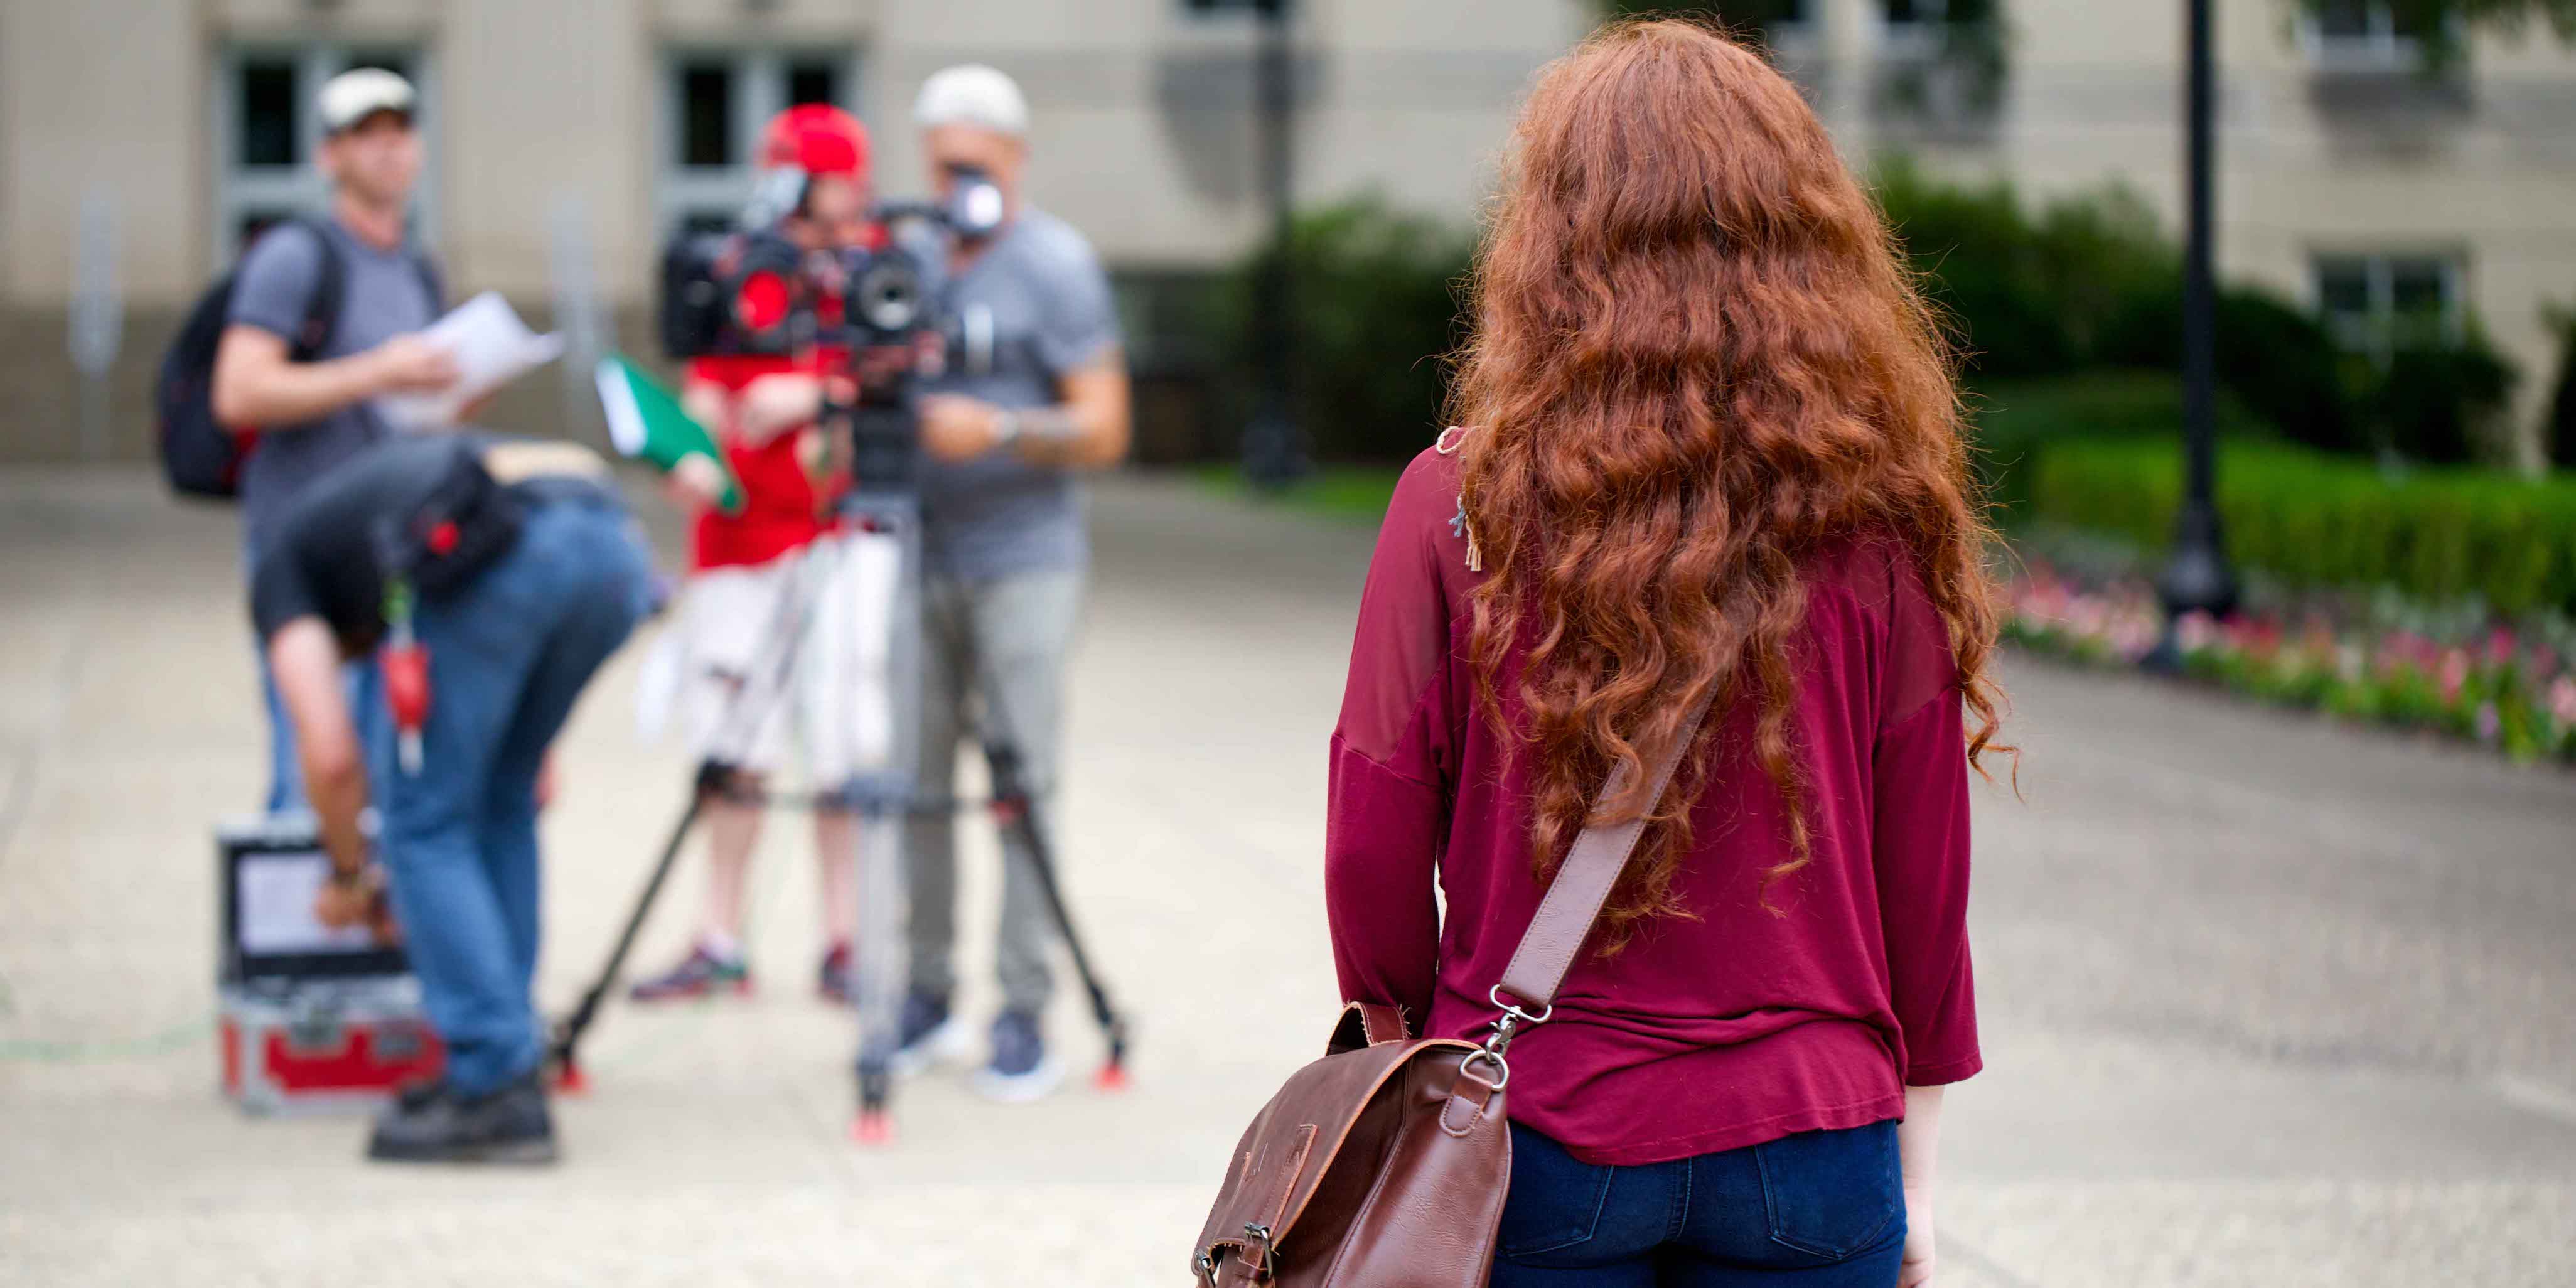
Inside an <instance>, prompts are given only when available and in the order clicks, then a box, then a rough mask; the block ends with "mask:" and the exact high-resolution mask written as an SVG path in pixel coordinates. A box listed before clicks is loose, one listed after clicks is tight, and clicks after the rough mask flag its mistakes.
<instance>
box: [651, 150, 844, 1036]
mask: <svg viewBox="0 0 2576 1288" xmlns="http://www.w3.org/2000/svg"><path fill="white" fill-rule="evenodd" d="M760 160H761V166H762V168H763V170H764V172H765V173H764V174H763V176H762V182H763V184H764V186H767V185H772V184H777V185H778V189H777V190H778V191H779V192H780V193H781V194H782V195H781V196H780V198H779V200H780V203H781V205H782V206H784V207H785V209H784V212H783V214H782V217H781V218H780V221H779V225H778V228H779V231H780V232H782V233H784V234H785V235H786V236H787V237H788V238H789V239H790V240H791V241H794V242H795V243H796V244H797V245H798V246H799V247H801V248H803V249H805V250H809V251H812V250H828V249H844V248H849V247H854V246H858V245H861V244H863V242H864V239H865V238H866V237H867V236H868V230H869V219H868V215H869V207H870V203H871V194H870V192H869V185H868V169H867V164H868V136H867V131H866V129H865V128H864V127H862V126H861V125H860V124H859V122H858V119H857V118H856V117H853V116H851V115H850V114H849V113H847V112H844V111H842V110H841V109H839V108H836V107H832V106H829V105H826V104H806V105H802V106H798V107H792V108H789V109H788V110H786V111H785V112H782V113H780V114H779V115H778V116H777V117H776V118H775V119H773V120H772V121H771V122H770V123H769V126H768V128H767V129H766V130H765V131H764V132H763V134H762V139H761V153H760ZM782 180H785V181H786V182H784V183H782V182H781V181H782ZM840 356H841V355H837V354H834V353H829V352H817V353H814V354H810V355H797V356H788V355H775V356H773V355H736V356H722V357H701V358H698V359H696V360H694V361H693V362H692V363H691V364H690V367H689V372H688V379H687V382H686V384H685V385H684V386H683V388H682V391H681V393H682V401H683V403H684V405H686V406H687V408H688V410H689V412H690V414H691V415H693V416H695V417H697V418H698V419H699V420H700V421H701V422H703V423H704V424H706V425H707V426H708V427H709V428H710V429H711V430H713V431H714V432H715V434H716V436H717V439H718V441H720V442H721V443H722V444H723V445H724V449H725V456H726V459H727V460H728V462H729V463H730V464H731V465H732V467H733V473H734V476H735V478H736V479H738V480H739V481H740V483H741V485H742V491H743V496H744V504H743V507H742V509H741V510H740V512H738V513H733V514H727V513H725V512H724V511H722V510H720V509H718V508H717V507H716V505H715V500H716V498H715V497H714V496H713V495H711V494H709V493H707V492H705V491H702V490H699V488H698V486H697V485H696V484H695V483H694V482H691V481H682V480H680V479H679V478H678V476H674V484H673V489H672V490H673V493H674V495H675V496H676V497H677V498H678V499H679V502H680V504H681V505H682V506H683V507H684V508H686V509H687V510H689V511H690V512H691V513H692V514H693V515H694V516H695V528H694V532H693V540H692V542H691V574H690V578H689V582H688V586H687V591H686V596H685V602H684V605H683V609H682V615H681V623H680V631H681V647H682V650H683V654H684V659H683V663H682V676H683V678H682V699H681V707H682V710H683V712H684V718H685V722H686V724H687V726H688V730H689V737H690V742H691V753H692V755H693V756H695V757H697V758H700V759H703V758H705V757H706V756H708V755H710V754H713V753H716V752H717V751H718V750H719V749H718V748H717V746H716V743H717V741H718V740H719V739H722V740H724V742H725V744H726V745H725V746H724V747H723V748H722V749H721V751H722V754H723V755H724V756H725V758H726V759H727V760H728V761H729V762H731V763H733V764H735V765H737V766H738V767H739V769H740V773H741V778H742V780H743V781H742V783H741V785H742V786H745V787H748V788H753V789H757V788H758V787H759V786H760V785H761V784H762V783H763V781H764V780H765V779H766V777H767V776H768V775H769V774H770V773H771V772H773V771H774V770H776V769H777V767H778V762H779V761H780V760H781V759H782V758H783V752H784V750H785V747H784V744H785V742H786V740H787V733H788V727H789V726H790V725H791V724H792V725H794V726H795V727H796V733H797V741H798V742H799V743H801V744H802V746H803V748H804V752H805V759H806V764H807V767H808V769H809V771H810V776H811V778H812V781H813V782H814V784H815V785H816V786H818V787H825V788H828V787H837V786H839V785H840V784H841V783H842V782H844V781H845V780H847V779H848V778H849V777H850V776H851V773H852V771H853V769H854V766H853V765H851V764H850V763H849V756H848V749H847V745H846V738H845V737H844V736H843V734H842V732H841V731H840V730H839V729H838V728H837V727H836V725H835V724H834V723H833V722H831V721H830V720H829V718H828V715H827V712H828V711H829V709H830V703H831V701H832V699H833V692H834V689H833V686H834V682H835V681H834V676H835V674H836V672H835V668H834V666H833V665H832V663H833V662H834V661H835V659H833V658H830V657H825V656H820V654H822V653H825V652H828V651H829V650H817V649H807V650H800V652H799V655H798V658H797V662H796V665H795V675H794V677H793V678H792V679H791V680H790V682H789V684H788V686H787V687H786V690H785V692H783V693H778V694H763V693H757V692H755V693H750V694H747V695H746V694H745V692H744V691H745V688H746V686H748V685H755V684H767V683H769V682H770V681H769V680H768V678H767V677H765V676H761V675H755V674H754V672H755V671H758V670H760V669H761V668H762V667H763V666H764V664H765V662H766V661H767V660H768V659H771V658H774V657H775V656H776V653H775V650H776V648H777V646H778V644H779V643H780V641H779V639H778V638H777V636H778V634H779V633H780V632H783V631H786V630H788V629H791V626H790V620H791V619H793V618H795V617H796V616H797V606H798V605H799V604H800V603H803V602H806V601H807V600H808V599H812V600H816V601H822V600H828V599H829V598H830V597H829V596H814V595H812V594H811V591H812V590H813V587H811V586H808V585H806V584H805V583H804V579H806V578H809V577H818V576H824V575H827V573H826V572H824V571H823V570H821V569H819V568H818V567H817V566H816V564H817V562H818V561H812V560H808V559H807V558H806V557H805V556H806V553H807V547H808V546H810V545H811V544H812V543H813V542H814V540H815V539H816V538H817V537H819V536H821V535H822V534H823V533H824V532H825V531H826V530H827V528H828V527H829V526H830V521H829V517H828V512H829V508H830V505H831V502H832V500H833V496H834V492H835V487H834V485H833V483H832V482H831V481H829V480H828V479H826V478H825V477H823V475H824V470H823V466H822V462H823V461H824V460H825V457H826V453H825V451H824V448H825V443H824V441H823V435H822V432H821V430H820V429H819V428H818V427H817V426H816V424H815V420H816V417H817V415H818V414H819V412H820V409H821V405H822V384H821V377H820V375H819V374H818V373H819V372H820V371H822V370H824V369H826V368H829V367H831V366H833V365H835V364H836V363H837V362H838V361H839V359H840ZM814 625H815V626H816V631H817V633H818V634H824V635H826V637H828V630H827V628H824V627H822V626H821V624H814ZM808 653H813V654H817V655H816V656H807V655H806V654H808ZM752 707H763V708H766V710H765V712H764V711H752V710H750V708H752ZM738 708H739V709H741V710H742V711H744V712H745V713H746V714H744V715H741V716H733V717H732V718H734V719H736V720H740V719H747V718H757V719H759V725H758V727H757V728H753V729H748V730H746V729H741V728H729V727H728V725H727V721H728V718H729V715H731V713H734V712H736V711H737V709H738ZM757 801H758V792H757V790H753V791H749V792H746V793H744V798H743V799H740V800H727V799H718V800H714V801H711V802H709V803H708V805H707V807H706V814H707V851H708V860H709V873H708V875H709V882H708V890H707V894H708V898H707V905H706V911H705V915H704V917H703V919H702V921H701V923H700V927H699V932H698V937H697V941H696V943H695V944H694V945H692V947H691V949H690V951H689V955H688V956H687V958H685V959H684V960H682V961H681V962H680V963H679V964H678V965H677V966H675V967H673V968H671V969H670V970H668V971H666V972H664V973H662V974H660V975H656V976H654V977H652V978H649V979H646V980H643V981H641V982H639V983H638V984H636V985H635V988H634V996H635V998H636V1000H638V1001H657V1000H663V999H669V998H682V997H701V996H706V995H708V994H711V993H718V992H725V991H733V992H748V991H749V989H750V984H751V974H750V968H749V966H748V965H747V963H746V960H745V954H744V951H743V945H742V932H743V893H744V888H745V885H746V883H747V877H748V876H749V872H750V864H751V853H752V850H753V848H754V846H755V845H757V844H758V842H759V839H760V826H761V818H762V807H761V805H760V804H758V803H757ZM857 844H858V841H857V829H856V827H855V819H854V818H853V816H852V815H851V814H849V813H848V812H846V811H842V810H833V809H823V808H818V809H817V810H816V811H815V814H814V846H815V857H816V859H817V860H818V867H819V869H820V872H821V877H822V899H823V930H824V938H825V943H826V948H825V953H824V957H823V962H822V965H821V967H820V970H819V979H818V987H819V988H820V990H821V992H822V993H823V994H824V995H825V996H826V997H827V998H830V999H832V1000H834V1001H840V1002H846V1001H847V1000H848V998H849V988H850V939H851V935H852V931H853V926H852V923H853V920H854V919H855V917H856V915H857V896H856V891H855V889H854V887H853V884H852V877H853V871H852V865H851V863H850V862H849V859H850V856H852V855H853V854H855V853H856V847H857Z"/></svg>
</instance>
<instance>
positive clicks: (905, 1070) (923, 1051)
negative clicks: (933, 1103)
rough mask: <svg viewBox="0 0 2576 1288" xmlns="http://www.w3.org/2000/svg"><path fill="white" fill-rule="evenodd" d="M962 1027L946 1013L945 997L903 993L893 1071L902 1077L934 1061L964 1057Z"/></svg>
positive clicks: (962, 1025)
mask: <svg viewBox="0 0 2576 1288" xmlns="http://www.w3.org/2000/svg"><path fill="white" fill-rule="evenodd" d="M971 1041H973V1039H972V1038H969V1037H968V1036H967V1035H966V1026H965V1025H964V1024H962V1023H960V1022H959V1021H958V1019H957V1017H956V1016H954V1015H951V1014H949V1013H948V999H947V998H944V997H937V996H934V995H932V994H929V993H907V994H905V995H904V999H903V1024H902V1032H901V1034H900V1039H899V1041H898V1042H897V1044H896V1046H895V1051H894V1059H893V1060H891V1061H889V1062H888V1063H889V1065H890V1067H891V1068H893V1070H894V1071H895V1072H896V1073H898V1074H901V1075H903V1076H905V1077H910V1076H911V1075H913V1074H916V1073H920V1072H922V1071H924V1070H926V1069H928V1068H930V1067H931V1066H932V1065H935V1064H953V1063H955V1062H957V1061H959V1060H963V1059H965V1058H966V1052H967V1044H968V1043H969V1042H971Z"/></svg>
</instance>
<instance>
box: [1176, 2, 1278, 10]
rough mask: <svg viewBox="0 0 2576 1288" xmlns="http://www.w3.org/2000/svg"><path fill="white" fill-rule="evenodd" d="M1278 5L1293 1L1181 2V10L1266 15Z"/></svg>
mask: <svg viewBox="0 0 2576 1288" xmlns="http://www.w3.org/2000/svg"><path fill="white" fill-rule="evenodd" d="M1280 3H1293V0H1181V8H1183V9H1185V10H1188V11H1189V12H1191V13H1266V12H1268V11H1269V10H1270V9H1271V7H1272V6H1273V5H1274V4H1280Z"/></svg>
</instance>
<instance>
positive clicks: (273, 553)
mask: <svg viewBox="0 0 2576 1288" xmlns="http://www.w3.org/2000/svg"><path fill="white" fill-rule="evenodd" d="M493 441H494V440H493V439H492V438H490V437H489V436H486V435H479V434H470V433H436V434H401V435H396V436H394V437H392V438H388V439H385V440H384V441H382V442H380V443H378V444H377V445H375V446H373V447H369V448H366V449H364V450H363V451H361V452H360V453H359V455H357V456H356V457H354V458H352V459H350V460H348V461H345V462H343V463H341V464H340V465H338V466H336V467H334V468H332V469H331V470H330V471H329V472H328V473H326V474H324V475H322V476H321V477H320V478H317V479H315V480H313V482H311V483H310V484H308V485H306V486H305V488H304V489H303V490H302V491H301V492H299V493H298V494H297V495H296V498H295V502H294V504H293V505H291V506H289V507H288V508H287V511H286V513H285V514H284V515H282V516H280V518H279V520H278V525H277V531H276V534H275V536H274V537H272V538H271V540H270V542H269V544H268V546H267V548H266V549H264V550H262V551H261V552H260V554H259V558H258V561H257V563H255V564H254V565H253V566H252V569H251V589H250V615H251V624H252V625H253V626H254V627H256V628H257V629H258V631H259V636H260V638H261V639H262V640H266V639H268V638H269V637H271V636H273V635H275V634H276V633H277V631H278V628H279V627H282V626H284V625H286V624H287V623H288V622H291V621H294V620H295V619H297V618H299V617H319V618H321V619H322V621H323V622H324V623H325V624H326V625H328V626H329V627H330V628H331V633H332V634H333V635H335V636H337V637H338V638H339V640H340V647H341V648H342V649H343V650H345V651H347V652H348V653H350V654H351V655H353V656H354V655H356V654H359V653H363V652H365V651H366V650H368V649H369V648H372V647H374V646H375V643H376V641H377V639H378V638H379V637H380V636H382V635H383V634H384V630H385V616H384V599H385V568H384V563H385V559H384V555H383V553H382V542H383V540H384V537H385V535H386V534H387V530H388V528H389V527H390V526H391V525H396V524H399V523H401V522H402V521H404V520H405V519H407V518H408V517H409V516H412V515H415V514H417V513H419V511H420V509H421V506H422V504H423V503H424V502H425V501H427V500H428V499H429V497H430V495H431V494H432V491H433V490H434V489H436V488H437V487H438V486H439V484H440V482H441V481H442V480H443V479H445V478H446V477H447V476H448V473H449V470H450V469H451V468H452V467H453V466H454V464H455V462H456V458H457V456H458V455H459V454H460V453H474V452H479V451H480V450H481V449H482V448H484V447H486V446H489V445H490V444H491V443H492V442H493ZM514 491H516V492H517V493H518V494H519V495H520V496H522V497H525V498H531V499H536V498H552V497H560V496H565V495H573V494H580V495H593V496H597V497H599V498H601V499H603V500H606V501H608V502H609V503H610V504H615V500H614V497H613V495H612V494H611V493H610V492H609V491H608V489H607V488H606V487H604V486H602V485H599V484H596V483H592V482H590V481H588V480H583V479H577V478H570V477H560V476H557V477H548V478H546V479H544V480H543V481H542V484H541V485H540V484H539V483H537V482H534V481H532V482H530V483H522V484H518V485H516V486H515V488H514Z"/></svg>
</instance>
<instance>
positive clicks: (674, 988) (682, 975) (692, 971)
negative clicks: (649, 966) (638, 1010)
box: [627, 944, 751, 1002]
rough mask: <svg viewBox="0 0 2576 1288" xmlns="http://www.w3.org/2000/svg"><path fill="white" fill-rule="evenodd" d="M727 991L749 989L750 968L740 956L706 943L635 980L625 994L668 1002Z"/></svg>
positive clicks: (639, 998)
mask: <svg viewBox="0 0 2576 1288" xmlns="http://www.w3.org/2000/svg"><path fill="white" fill-rule="evenodd" d="M727 990H730V991H732V992H734V993H736V994H741V995H749V994H750V992H751V968H750V967H749V966H747V965H744V964H743V961H742V959H741V958H738V957H737V958H732V959H730V960H728V959H726V958H723V957H718V956H716V955H715V954H714V953H711V952H709V951H707V948H706V945H704V944H700V945H699V946H697V947H695V948H692V949H690V950H689V955H688V957H687V958H685V959H683V960H682V961H681V962H680V964H679V965H677V966H674V967H672V968H671V969H669V970H667V971H664V972H663V973H661V974H659V975H655V976H653V977H652V978H650V979H640V980H637V981H635V987H633V988H631V989H628V990H627V996H629V997H632V998H634V999H635V1000H636V1001H639V1002H667V1001H671V1000H673V999H676V998H686V997H707V996H711V995H713V994H715V993H717V992H721V991H727Z"/></svg>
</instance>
